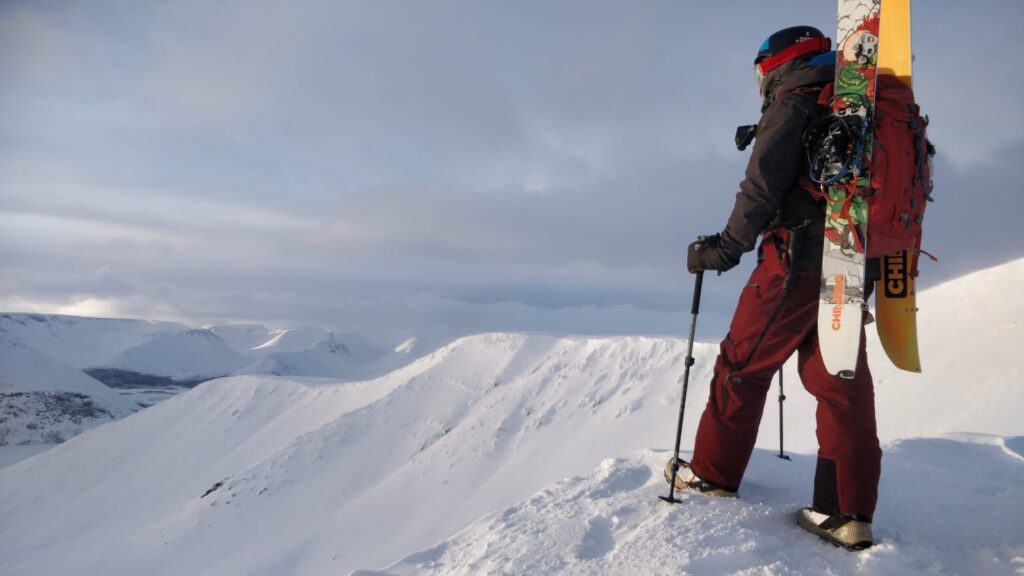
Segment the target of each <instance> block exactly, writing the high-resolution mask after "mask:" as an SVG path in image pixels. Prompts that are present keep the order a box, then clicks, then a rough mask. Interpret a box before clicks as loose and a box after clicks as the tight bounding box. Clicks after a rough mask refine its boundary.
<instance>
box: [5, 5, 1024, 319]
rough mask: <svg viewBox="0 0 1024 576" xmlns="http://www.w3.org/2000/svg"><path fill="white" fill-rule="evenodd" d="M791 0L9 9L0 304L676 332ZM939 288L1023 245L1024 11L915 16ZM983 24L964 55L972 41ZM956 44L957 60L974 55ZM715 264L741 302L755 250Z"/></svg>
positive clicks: (714, 309)
mask: <svg viewBox="0 0 1024 576" xmlns="http://www.w3.org/2000/svg"><path fill="white" fill-rule="evenodd" d="M833 12H834V6H833V5H832V4H829V3H824V4H823V3H820V2H811V1H809V0H806V1H802V2H788V3H785V4H784V5H773V6H767V5H763V6H762V5H747V4H738V3H731V2H722V3H701V4H700V5H690V4H679V3H674V2H668V1H644V2H639V3H630V4H629V5H628V6H627V5H625V4H621V3H614V2H587V3H583V2H579V3H558V4H556V5H552V4H550V3H543V2H495V3H471V2H440V3H430V4H422V3H412V2H407V3H380V2H350V3H342V4H338V3H333V2H319V1H310V2H301V3H296V4H289V5H288V6H284V5H280V4H277V3H271V2H257V3H252V2H227V3H222V4H218V5H217V6H216V7H213V6H211V5H210V4H208V3H204V2H176V3H149V2H143V3H133V4H131V5H128V6H125V5H122V4H114V3H111V2H88V3H87V2H71V3H62V4H60V5H47V4H14V3H5V4H3V5H2V6H0V167H2V169H0V309H4V310H12V311H14V310H27V311H51V312H65V313H75V312H78V313H87V314H94V315H114V316H131V317H141V318H154V319H156V318H160V319H175V320H183V321H189V322H193V323H204V322H218V321H239V322H242V321H259V322H264V323H268V324H275V325H298V324H306V325H326V326H330V327H346V328H350V329H359V330H363V331H366V332H368V333H372V332H375V331H377V332H380V333H382V334H387V335H398V334H401V333H408V332H416V331H421V330H428V329H433V330H448V331H451V332H453V333H465V332H477V331H488V330H540V331H562V332H584V333H624V332H645V333H682V332H683V331H684V330H685V328H686V315H687V312H688V310H687V308H688V300H689V291H690V286H691V283H692V280H691V278H690V276H689V275H688V274H686V272H685V269H684V263H683V259H682V255H683V251H684V249H685V246H686V244H687V243H688V242H689V241H690V240H691V239H692V238H694V237H695V236H697V235H698V234H702V233H709V232H713V231H716V230H719V229H720V228H721V227H722V225H723V224H724V222H725V220H726V217H727V216H728V212H729V209H730V207H731V204H732V200H733V194H734V193H735V190H736V184H737V182H738V181H739V179H740V178H741V177H742V171H743V167H744V164H745V160H746V154H740V153H737V152H736V151H735V150H734V149H733V147H732V142H731V139H732V129H733V127H734V126H736V125H737V124H744V123H749V122H752V121H753V120H755V119H756V117H757V111H758V105H759V103H758V101H757V94H756V89H755V84H754V80H753V77H752V73H751V70H750V66H751V64H750V63H751V60H752V54H753V52H754V51H755V49H756V47H757V45H758V44H759V43H760V41H761V40H762V39H763V37H764V36H766V35H767V34H769V33H770V32H772V31H774V30H776V29H778V28H782V27H784V26H788V25H792V24H794V23H797V22H803V23H809V24H812V25H816V26H818V27H820V28H821V29H822V30H824V31H826V33H830V31H831V29H832V27H833V25H832V13H833ZM914 17H915V29H914V34H915V38H914V40H915V48H916V50H915V52H916V53H917V54H918V58H917V61H916V63H915V66H916V69H915V82H916V87H917V90H918V93H919V99H920V101H921V104H922V107H923V108H924V110H925V111H926V112H927V113H928V114H929V115H930V116H931V118H932V119H933V122H932V125H931V127H930V135H931V137H932V139H933V140H934V141H935V143H936V145H937V147H938V149H939V153H940V156H939V157H938V158H937V159H936V162H937V167H936V185H937V186H936V193H935V196H936V199H937V202H936V203H935V204H934V205H933V206H932V207H931V208H930V210H929V225H928V227H927V228H926V232H925V243H926V247H927V248H928V249H929V251H931V252H933V253H936V254H937V255H938V256H939V257H940V262H939V263H937V264H931V263H925V264H923V266H922V274H923V276H922V283H923V284H924V285H925V286H927V285H929V284H931V283H934V282H937V281H940V280H944V279H948V278H950V277H953V276H957V275H960V274H963V273H966V272H968V271H971V270H974V269H978V268H982V267H985V266H988V265H992V264H997V263H999V262H1003V261H1006V260H1009V259H1012V258H1015V257H1019V256H1021V255H1024V232H1022V228H1021V227H1020V226H1019V225H1017V224H1016V222H1015V220H1016V217H1017V216H1018V215H1019V214H1021V213H1022V212H1024V200H1022V199H1021V197H1020V195H1019V194H1018V191H1019V189H1020V182H1021V181H1022V178H1024V174H1022V166H1021V162H1020V158H1021V157H1022V153H1024V138H1022V137H1021V134H1022V133H1024V132H1022V130H1021V129H1022V128H1024V111H1022V110H1021V108H1020V106H1019V105H1017V101H1018V100H1019V99H1020V97H1021V96H1022V95H1024V70H1022V69H1021V67H1020V66H1018V65H1016V58H1017V55H1018V54H1020V53H1021V52H1022V49H1024V33H1022V31H1021V30H1020V29H1019V27H1018V26H1017V25H1016V24H1015V22H1018V21H1019V20H1020V19H1021V17H1024V5H1017V4H1009V3H1007V4H998V3H975V4H970V5H967V4H962V3H955V2H930V3H927V4H926V3H918V4H916V5H915V15H914ZM954 28H955V29H956V30H958V32H957V35H958V36H959V37H964V38H970V39H971V40H970V42H967V43H965V44H964V45H962V46H956V47H954V46H951V43H950V42H949V30H952V29H954ZM954 48H955V49H954ZM753 260H754V257H753V255H752V254H750V255H747V256H746V257H745V258H744V264H743V265H741V267H740V269H737V270H734V271H732V272H730V273H728V274H726V275H724V276H722V277H721V278H716V279H715V281H714V283H713V285H712V286H709V288H710V290H708V291H707V293H706V298H707V304H706V305H705V307H704V308H703V310H704V311H706V312H708V313H709V314H711V315H714V314H720V315H727V314H728V313H729V312H731V306H732V304H733V303H734V301H735V298H736V294H737V292H738V287H739V286H740V285H741V284H742V283H743V281H744V280H745V276H746V273H747V272H748V271H749V268H750V267H751V266H752V265H753Z"/></svg>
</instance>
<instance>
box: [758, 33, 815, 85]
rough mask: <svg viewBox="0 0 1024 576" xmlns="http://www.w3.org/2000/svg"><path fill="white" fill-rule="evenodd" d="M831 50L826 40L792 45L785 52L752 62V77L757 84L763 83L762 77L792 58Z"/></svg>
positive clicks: (806, 41) (810, 39) (807, 41)
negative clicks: (755, 79)
mask: <svg viewBox="0 0 1024 576" xmlns="http://www.w3.org/2000/svg"><path fill="white" fill-rule="evenodd" d="M831 48H832V42H831V41H830V40H829V39H828V38H809V39H807V40H804V41H803V42H800V43H797V44H793V45H792V46H790V47H789V48H786V49H785V50H780V51H779V52H777V53H775V54H773V55H771V56H761V57H758V58H757V59H756V60H754V77H755V78H757V84H758V85H759V86H760V85H761V84H763V83H764V77H765V76H767V75H768V73H769V72H771V71H772V70H774V69H776V68H778V67H779V66H781V65H783V64H785V63H786V62H789V61H790V60H792V59H793V58H797V57H799V56H803V55H804V54H810V53H811V52H826V51H828V50H829V49H831Z"/></svg>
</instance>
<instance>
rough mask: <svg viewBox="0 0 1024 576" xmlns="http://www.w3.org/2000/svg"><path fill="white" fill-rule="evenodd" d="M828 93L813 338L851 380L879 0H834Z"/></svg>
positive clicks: (835, 370)
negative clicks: (832, 93) (821, 235)
mask: <svg viewBox="0 0 1024 576" xmlns="http://www.w3.org/2000/svg"><path fill="white" fill-rule="evenodd" d="M838 8H839V10H838V18H837V20H836V22H837V27H836V28H837V29H836V39H837V44H836V47H837V51H836V78H835V96H834V97H833V99H832V102H831V103H830V108H831V116H830V118H831V120H832V122H831V124H830V125H829V129H828V131H827V135H826V137H825V140H824V141H823V142H822V148H823V151H822V154H821V156H820V157H821V158H822V159H823V161H821V162H819V163H816V165H815V166H814V168H815V169H816V170H820V172H819V173H818V176H819V182H820V183H821V185H822V187H823V189H824V191H825V193H826V196H827V197H826V202H827V204H826V211H825V240H824V246H823V247H824V250H823V252H822V263H821V292H820V299H819V304H818V339H819V342H820V346H821V355H822V359H823V360H824V362H825V367H826V369H828V371H829V373H831V374H835V375H837V376H840V377H843V378H853V377H854V374H855V372H856V367H857V359H858V356H859V353H860V343H861V333H862V327H863V311H864V309H865V301H864V300H865V299H864V294H865V275H864V271H865V264H866V258H865V254H866V249H867V236H866V232H867V223H868V210H867V203H866V201H865V200H864V198H863V197H862V196H861V191H863V190H865V189H866V188H867V187H868V185H869V175H868V173H867V166H868V165H869V164H870V161H871V147H872V141H871V129H870V126H871V124H870V122H871V114H872V110H873V108H874V102H875V74H876V71H877V64H878V46H879V36H878V35H879V28H878V26H879V14H880V9H881V2H880V0H839V5H838Z"/></svg>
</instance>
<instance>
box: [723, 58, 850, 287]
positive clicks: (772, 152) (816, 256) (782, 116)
mask: <svg viewBox="0 0 1024 576" xmlns="http://www.w3.org/2000/svg"><path fill="white" fill-rule="evenodd" d="M834 75H835V69H834V68H833V67H832V66H810V65H807V63H806V61H803V60H798V61H792V62H787V63H785V64H783V65H782V66H780V67H778V68H776V69H775V70H772V71H771V73H769V75H768V77H767V78H766V83H765V86H766V91H765V92H766V93H765V102H766V106H765V108H764V110H763V113H762V115H761V120H760V122H758V125H757V140H756V141H755V143H754V147H753V151H752V152H751V154H750V161H749V163H748V164H747V170H746V178H745V179H744V180H743V182H741V183H740V191H739V192H738V193H737V194H736V204H735V205H734V206H733V209H732V214H731V215H730V216H729V222H728V224H726V226H725V230H723V231H722V239H721V249H722V251H723V253H724V254H725V255H726V256H727V257H728V258H729V259H730V260H733V261H739V258H740V255H741V254H743V253H744V252H749V251H750V250H752V249H753V248H754V246H755V244H756V242H757V237H758V236H759V235H760V234H761V233H762V232H764V231H765V230H766V229H768V227H769V225H772V224H774V225H776V226H782V227H786V226H789V225H793V224H795V223H797V222H801V221H805V220H811V221H812V222H813V223H812V224H811V225H810V226H808V227H807V229H806V231H805V232H804V233H803V235H802V238H803V240H802V243H801V248H802V249H801V251H800V254H801V255H800V257H799V258H798V260H797V268H799V269H805V270H808V269H810V270H813V269H816V268H819V267H820V266H821V249H822V243H823V234H824V220H825V206H824V203H822V202H819V201H817V200H815V199H814V198H813V197H811V195H810V194H809V193H808V192H807V191H806V190H805V189H803V188H801V186H800V184H799V181H798V179H799V177H800V176H802V175H806V174H807V154H806V152H805V151H804V147H803V134H804V131H805V129H806V128H807V127H808V126H809V125H810V124H811V123H813V122H814V121H815V120H817V119H818V118H819V117H820V115H821V111H820V109H819V107H818V105H817V92H807V91H801V90H800V89H801V88H807V87H821V86H823V85H825V84H827V83H828V82H830V81H832V79H833V76H834Z"/></svg>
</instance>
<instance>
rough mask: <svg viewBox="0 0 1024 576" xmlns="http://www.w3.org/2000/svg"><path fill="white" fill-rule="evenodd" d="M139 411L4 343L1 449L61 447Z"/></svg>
mask: <svg viewBox="0 0 1024 576" xmlns="http://www.w3.org/2000/svg"><path fill="white" fill-rule="evenodd" d="M137 408H138V406H136V405H134V403H132V402H130V401H128V400H126V399H124V398H122V397H121V396H120V395H118V394H117V393H116V392H115V391H114V390H111V389H110V388H108V387H107V386H104V385H103V384H102V383H100V382H98V381H96V380H94V379H93V378H90V377H89V376H87V375H85V374H84V373H83V372H82V371H81V370H77V369H75V368H72V367H70V366H67V365H65V364H62V363H60V362H58V361H56V360H54V359H53V358H50V357H49V356H47V355H45V354H43V353H41V352H39V351H37V350H35V349H33V348H31V347H29V346H28V345H26V344H25V343H23V342H21V341H20V340H18V339H16V338H12V337H9V336H8V337H4V338H0V446H12V445H22V444H52V443H57V442H63V441H64V440H65V439H67V438H70V437H72V436H75V435H76V434H78V433H80V432H82V431H83V430H85V429H87V428H90V427H92V426H96V425H99V424H103V423H105V422H109V421H112V420H115V419H117V418H123V417H125V416H127V415H128V414H131V413H132V411H133V410H134V409H137Z"/></svg>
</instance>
